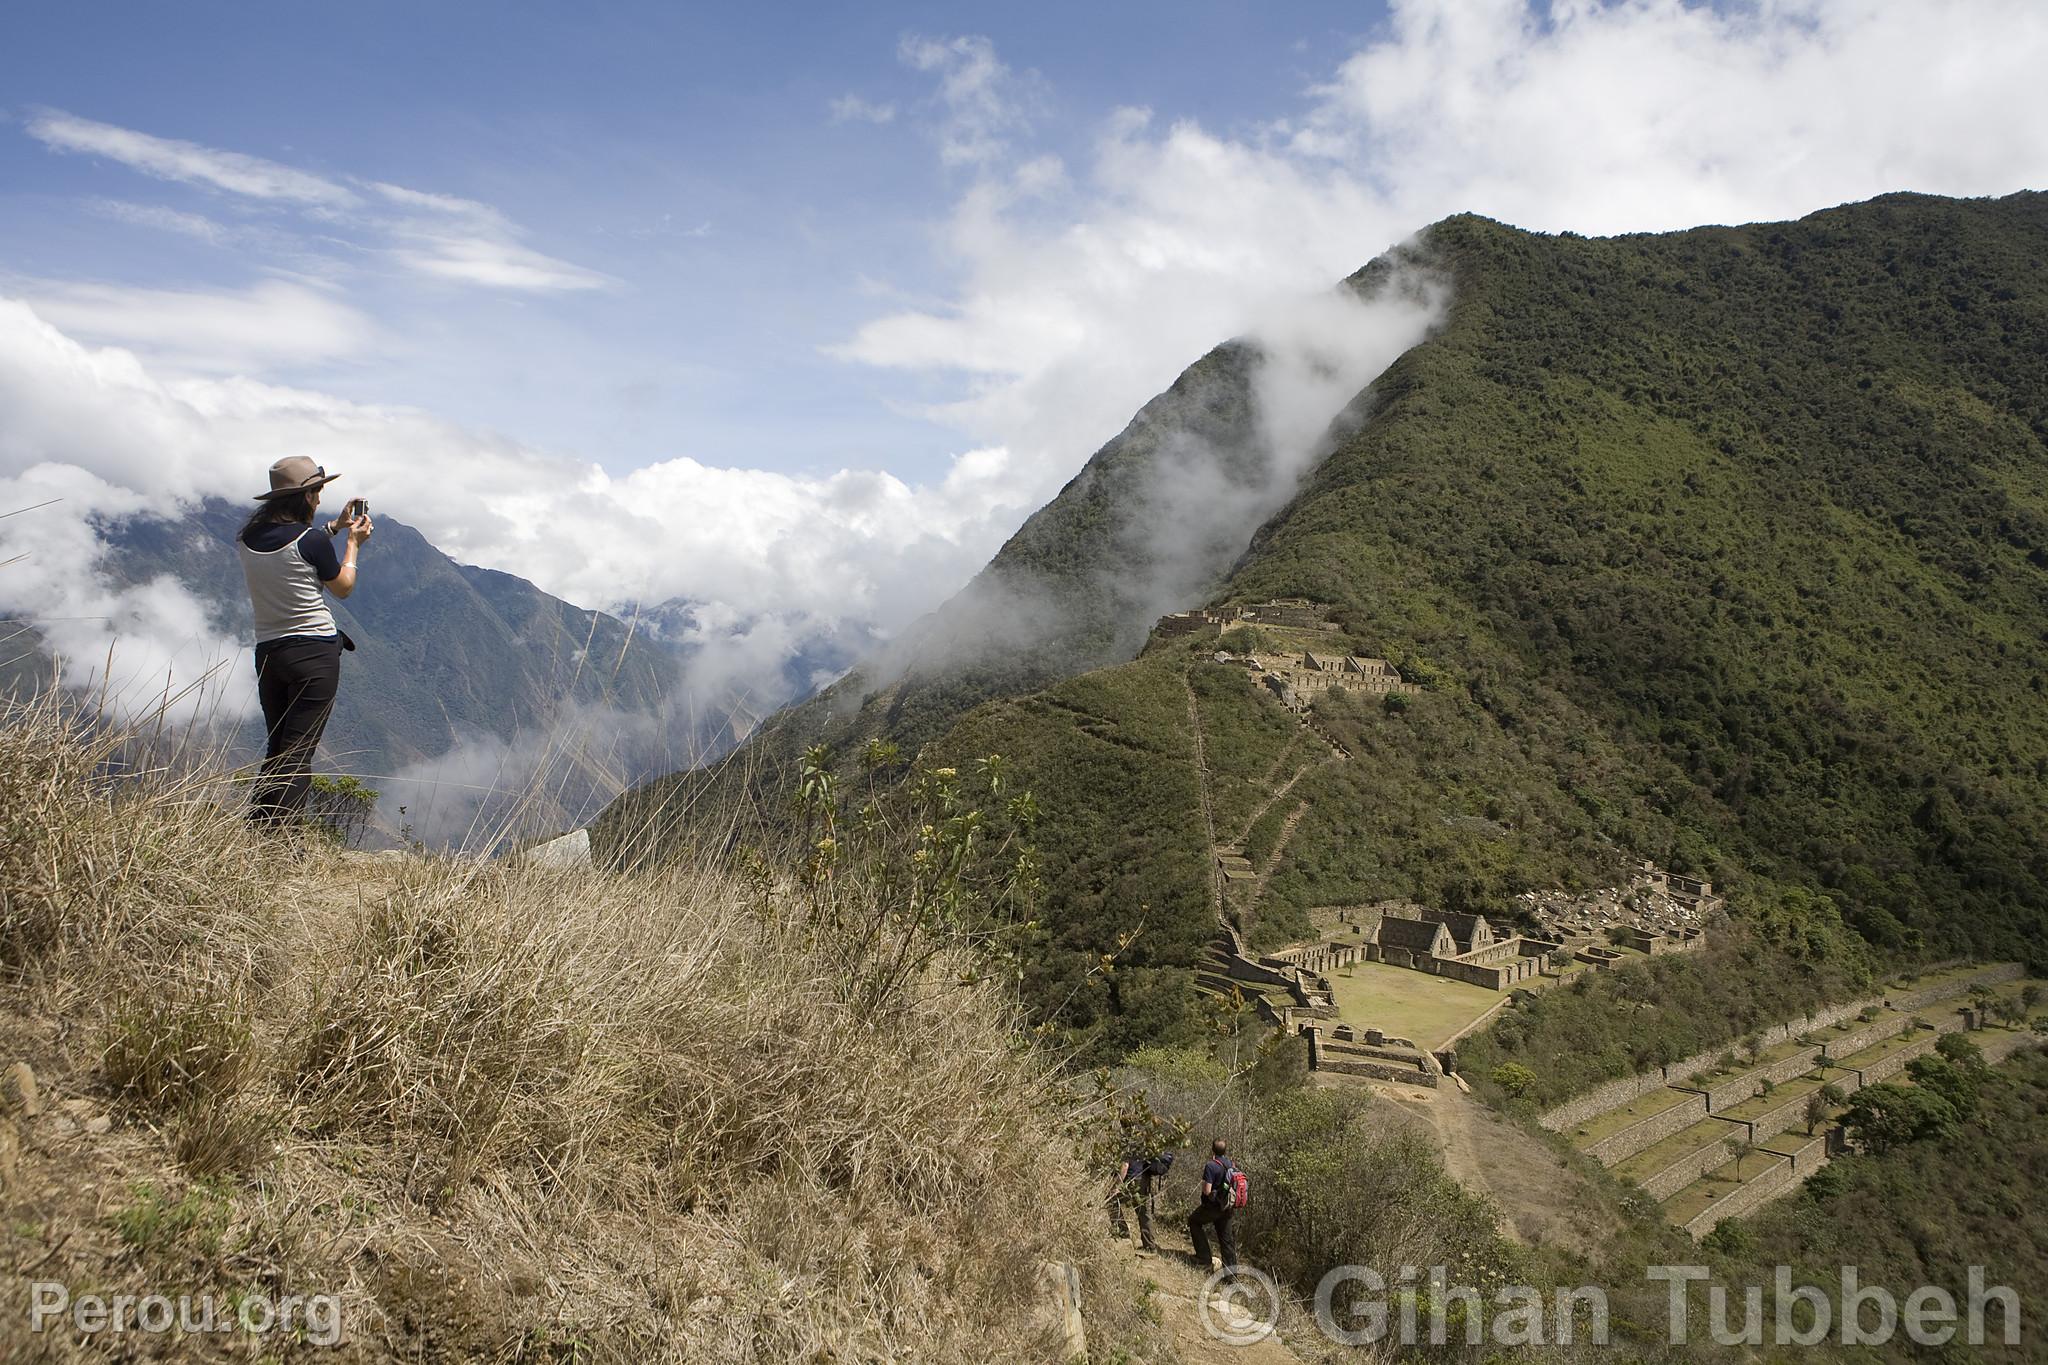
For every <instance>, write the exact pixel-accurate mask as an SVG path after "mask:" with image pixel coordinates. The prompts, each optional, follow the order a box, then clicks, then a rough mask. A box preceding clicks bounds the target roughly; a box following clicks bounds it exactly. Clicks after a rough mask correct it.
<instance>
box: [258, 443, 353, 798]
mask: <svg viewBox="0 0 2048 1365" xmlns="http://www.w3.org/2000/svg"><path fill="white" fill-rule="evenodd" d="M340 477H341V476H340V475H338V474H329V473H328V472H327V471H326V470H325V469H324V468H322V467H321V466H320V465H317V464H315V463H314V462H313V461H312V460H310V459H308V458H306V457H305V456H303V455H291V456H287V457H286V458H284V459H282V460H279V461H278V462H277V463H276V464H273V465H272V466H270V491H269V492H268V493H263V494H260V495H258V498H257V501H258V503H259V504H261V505H260V506H258V507H257V509H256V511H255V512H254V513H253V514H251V516H250V517H249V520H248V521H247V522H246V523H244V524H243V526H242V529H241V532H240V533H239V534H238V535H237V536H236V537H235V542H236V549H237V550H239V551H240V552H241V556H242V575H243V577H244V578H246V579H247V580H248V584H249V606H250V609H251V611H252V613H253V614H254V616H255V618H256V695H257V699H258V700H259V701H260V702H261V703H262V705H263V729H264V733H265V735H266V736H267V742H266V744H265V746H264V751H263V766H262V768H261V769H260V770H259V772H258V775H257V778H256V791H255V795H254V796H253V798H252V799H251V801H250V804H249V818H250V819H251V820H254V821H255V822H256V823H257V824H258V825H261V826H265V827H271V828H274V827H277V826H280V825H284V824H286V823H288V822H290V821H292V820H294V819H295V818H296V817H297V816H298V814H299V812H300V811H301V810H303V809H304V808H305V804H306V791H307V788H308V787H309V786H310V785H311V784H312V772H313V750H314V748H315V747H316V746H318V744H319V743H320V732H321V731H323V730H325V729H326V728H327V717H328V714H329V713H330V712H331V711H333V709H334V697H335V693H336V691H337V690H338V689H339V688H340V685H341V652H342V651H343V650H345V649H354V648H355V647H356V645H355V641H353V640H351V639H349V638H348V636H347V635H345V634H343V633H342V632H341V630H340V628H338V627H337V626H336V625H335V624H334V613H333V612H332V611H330V610H328V607H327V599H326V598H325V597H323V596H322V595H321V591H320V590H321V588H322V587H323V586H324V587H325V588H326V589H327V591H328V592H331V593H333V594H334V595H335V596H336V597H347V596H348V595H349V594H350V593H352V592H354V591H355V590H356V552H357V550H358V549H360V548H361V546H362V543H363V542H364V541H366V540H368V539H369V538H370V531H371V529H372V528H371V525H370V514H369V510H368V508H367V507H364V506H362V505H360V504H358V503H353V502H352V503H350V504H349V506H348V509H347V510H346V511H345V512H344V513H343V515H342V516H340V517H338V518H336V519H335V520H334V521H331V522H329V523H328V524H327V534H325V535H321V534H319V533H318V532H317V530H316V529H315V527H314V525H313V513H314V512H315V511H316V510H318V508H319V506H320V490H321V489H322V488H324V487H326V486H327V485H328V484H330V483H332V482H333V481H334V480H335V479H337V478H340ZM344 531H345V532H346V533H347V536H348V548H347V550H346V552H345V553H343V554H341V555H337V554H336V553H335V551H334V539H333V538H334V536H335V535H336V534H337V533H339V532H344Z"/></svg>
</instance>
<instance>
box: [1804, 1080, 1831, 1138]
mask: <svg viewBox="0 0 2048 1365" xmlns="http://www.w3.org/2000/svg"><path fill="white" fill-rule="evenodd" d="M1828 1089H1829V1087H1827V1086H1823V1087H1821V1088H1820V1089H1819V1090H1816V1091H1814V1092H1813V1093H1812V1094H1810V1095H1808V1096H1807V1097H1806V1135H1807V1136H1808V1137H1812V1136H1813V1130H1814V1129H1816V1128H1818V1127H1820V1125H1821V1122H1822V1120H1824V1119H1826V1118H1827V1116H1828V1110H1829V1108H1830V1107H1831V1106H1830V1105H1829V1104H1828V1098H1827V1093H1826V1092H1827V1090H1828Z"/></svg>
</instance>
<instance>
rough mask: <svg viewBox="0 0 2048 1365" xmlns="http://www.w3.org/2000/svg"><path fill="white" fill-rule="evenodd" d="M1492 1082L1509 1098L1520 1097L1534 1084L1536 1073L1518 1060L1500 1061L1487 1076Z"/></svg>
mask: <svg viewBox="0 0 2048 1365" xmlns="http://www.w3.org/2000/svg"><path fill="white" fill-rule="evenodd" d="M1489 1079H1491V1080H1492V1081H1493V1083H1494V1084H1495V1085H1497V1086H1499V1087H1500V1088H1501V1089H1502V1090H1504V1091H1506V1092H1507V1094H1508V1097H1509V1098H1510V1099H1520V1098H1521V1097H1522V1096H1523V1095H1525V1094H1527V1093H1528V1091H1529V1087H1530V1086H1532V1085H1534V1084H1536V1073H1535V1072H1533V1071H1531V1070H1530V1069H1529V1068H1528V1067H1526V1066H1523V1065H1522V1064H1521V1063H1520V1062H1502V1063H1501V1064H1500V1065H1499V1066H1497V1067H1495V1068H1494V1069H1493V1071H1492V1073H1491V1076H1490V1077H1489Z"/></svg>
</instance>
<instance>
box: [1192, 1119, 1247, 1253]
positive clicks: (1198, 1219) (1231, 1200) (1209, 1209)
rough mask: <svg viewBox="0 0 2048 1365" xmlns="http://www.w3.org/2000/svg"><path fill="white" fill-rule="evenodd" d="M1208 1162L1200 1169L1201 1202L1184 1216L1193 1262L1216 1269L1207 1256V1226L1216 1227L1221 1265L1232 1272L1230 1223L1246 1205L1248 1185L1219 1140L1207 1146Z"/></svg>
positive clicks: (1234, 1243)
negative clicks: (1193, 1248) (1186, 1217)
mask: <svg viewBox="0 0 2048 1365" xmlns="http://www.w3.org/2000/svg"><path fill="white" fill-rule="evenodd" d="M1209 1154H1210V1155H1209V1161H1208V1164H1207V1165H1205V1166H1203V1167H1202V1202H1201V1203H1199V1204H1197V1205H1195V1211H1194V1212H1193V1213H1191V1214H1189V1215H1188V1240H1189V1241H1191V1242H1193V1243H1194V1244H1195V1263H1196V1264H1197V1265H1199V1266H1201V1267H1202V1268H1203V1269H1204V1270H1209V1269H1215V1268H1218V1267H1217V1266H1216V1263H1215V1262H1214V1261H1213V1260H1211V1259H1210V1257H1209V1235H1208V1227H1209V1225H1210V1224H1211V1223H1213V1224H1215V1225H1216V1240H1217V1242H1218V1243H1220V1244H1221V1246H1222V1249H1223V1265H1224V1266H1228V1267H1230V1268H1232V1269H1235V1268H1236V1267H1237V1265H1238V1259H1237V1230H1236V1229H1235V1228H1233V1227H1232V1226H1231V1223H1232V1221H1233V1219H1234V1216H1235V1215H1236V1213H1237V1211H1238V1210H1239V1209H1241V1208H1243V1207H1244V1206H1245V1204H1247V1203H1248V1202H1250V1199H1249V1196H1250V1184H1249V1182H1248V1181H1246V1179H1245V1176H1244V1172H1243V1171H1240V1170H1238V1169H1237V1163H1236V1162H1234V1161H1232V1160H1231V1159H1230V1144H1229V1143H1227V1142H1225V1141H1224V1140H1223V1139H1222V1138H1217V1139H1216V1141H1214V1142H1213V1143H1211V1144H1209Z"/></svg>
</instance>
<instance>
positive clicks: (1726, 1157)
mask: <svg viewBox="0 0 2048 1365" xmlns="http://www.w3.org/2000/svg"><path fill="white" fill-rule="evenodd" d="M1741 1135H1742V1127H1741V1125H1740V1124H1730V1125H1729V1127H1728V1131H1727V1132H1726V1133H1724V1134H1722V1135H1721V1136H1720V1137H1718V1138H1715V1139H1714V1140H1713V1141H1712V1142H1709V1143H1707V1144H1706V1145H1705V1146H1703V1147H1700V1148H1698V1149H1697V1150H1694V1151H1690V1152H1687V1153H1686V1154H1685V1155H1684V1156H1682V1157H1680V1158H1678V1160H1676V1161H1674V1162H1672V1163H1671V1164H1670V1165H1669V1166H1666V1167H1665V1168H1664V1169H1663V1170H1661V1171H1654V1172H1652V1173H1651V1174H1649V1175H1647V1176H1645V1177H1644V1178H1643V1179H1641V1180H1639V1181H1637V1182H1636V1183H1637V1184H1639V1185H1641V1186H1642V1187H1643V1191H1644V1193H1646V1194H1648V1195H1649V1196H1650V1198H1652V1199H1655V1200H1657V1201H1658V1202H1659V1203H1662V1202H1663V1201H1664V1200H1666V1199H1669V1198H1670V1197H1671V1196H1672V1195H1674V1194H1677V1193H1678V1192H1679V1191H1680V1190H1682V1189H1684V1188H1685V1187H1686V1186H1687V1185H1690V1184H1692V1182H1693V1181H1695V1180H1698V1179H1699V1178H1700V1177H1701V1176H1703V1175H1705V1174H1706V1173H1707V1172H1708V1171H1714V1170H1719V1169H1720V1168H1721V1167H1723V1166H1726V1165H1727V1164H1728V1163H1729V1162H1730V1161H1732V1160H1734V1159H1735V1158H1734V1153H1732V1152H1730V1151H1729V1150H1728V1139H1729V1138H1731V1137H1740V1136H1741ZM1769 1158H1770V1153H1768V1152H1758V1153H1757V1154H1756V1155H1755V1156H1753V1157H1750V1158H1748V1160H1750V1161H1755V1160H1758V1159H1766V1160H1767V1159H1769Z"/></svg>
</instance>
